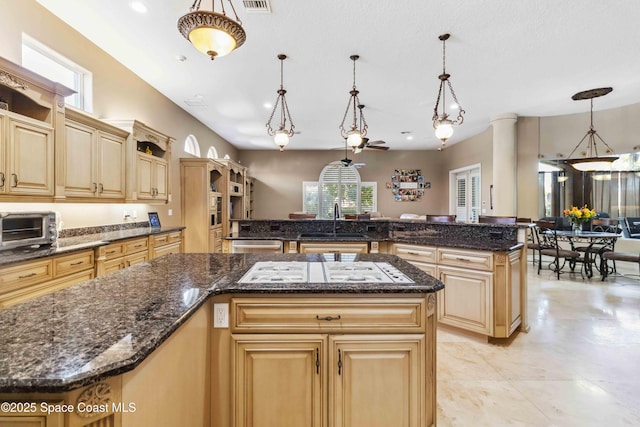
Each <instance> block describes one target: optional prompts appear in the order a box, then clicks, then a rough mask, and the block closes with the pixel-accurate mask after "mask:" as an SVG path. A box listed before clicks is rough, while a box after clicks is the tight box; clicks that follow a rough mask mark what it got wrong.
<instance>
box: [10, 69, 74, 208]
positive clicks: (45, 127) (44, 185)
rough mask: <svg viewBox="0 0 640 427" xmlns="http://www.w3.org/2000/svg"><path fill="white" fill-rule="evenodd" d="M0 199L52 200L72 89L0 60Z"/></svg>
mask: <svg viewBox="0 0 640 427" xmlns="http://www.w3.org/2000/svg"><path fill="white" fill-rule="evenodd" d="M0 74H1V75H2V78H1V79H0V98H2V99H3V100H4V101H6V102H7V104H8V110H0V199H1V200H8V201H23V200H25V198H24V196H27V197H28V200H25V201H29V202H34V201H52V200H53V196H54V193H55V179H56V177H55V171H54V168H55V164H54V162H55V158H56V156H57V151H56V150H57V148H56V145H55V144H57V142H58V141H59V140H62V139H64V97H65V96H68V95H71V94H72V93H73V90H71V89H69V88H67V87H65V86H62V85H60V84H58V83H55V82H52V81H50V80H48V79H45V78H43V77H41V76H39V75H37V74H35V73H33V72H32V71H29V70H27V69H25V68H23V67H21V66H20V65H17V64H14V63H12V62H10V61H7V60H6V59H3V58H0Z"/></svg>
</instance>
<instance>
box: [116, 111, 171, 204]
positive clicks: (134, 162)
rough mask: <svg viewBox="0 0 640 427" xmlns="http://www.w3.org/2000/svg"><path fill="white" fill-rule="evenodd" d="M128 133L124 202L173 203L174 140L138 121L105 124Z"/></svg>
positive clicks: (119, 121) (118, 121) (117, 121)
mask: <svg viewBox="0 0 640 427" xmlns="http://www.w3.org/2000/svg"><path fill="white" fill-rule="evenodd" d="M106 121H107V122H108V123H110V124H112V125H114V126H117V127H118V128H121V129H123V130H125V131H126V132H128V134H129V135H128V137H127V139H126V141H125V165H126V166H125V171H126V184H125V200H126V201H127V202H135V201H139V200H142V201H145V202H148V203H167V202H169V201H171V180H170V179H169V177H170V176H171V172H170V165H171V144H172V143H173V141H174V139H173V138H171V137H169V136H167V135H165V134H163V133H161V132H158V131H157V130H155V129H152V128H150V127H149V126H147V125H145V124H144V123H142V122H139V121H137V120H106Z"/></svg>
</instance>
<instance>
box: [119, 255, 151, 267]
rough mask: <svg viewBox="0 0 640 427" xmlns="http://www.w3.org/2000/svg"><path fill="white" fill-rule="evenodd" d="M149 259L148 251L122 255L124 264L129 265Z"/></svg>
mask: <svg viewBox="0 0 640 427" xmlns="http://www.w3.org/2000/svg"><path fill="white" fill-rule="evenodd" d="M146 261H149V253H148V252H140V253H137V254H131V255H127V256H126V257H124V266H125V267H131V266H132V265H136V264H141V263H143V262H146Z"/></svg>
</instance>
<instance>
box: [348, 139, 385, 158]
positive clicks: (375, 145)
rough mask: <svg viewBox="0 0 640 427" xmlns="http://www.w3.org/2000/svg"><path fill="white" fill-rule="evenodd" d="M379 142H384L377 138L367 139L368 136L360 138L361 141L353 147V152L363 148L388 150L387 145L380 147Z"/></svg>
mask: <svg viewBox="0 0 640 427" xmlns="http://www.w3.org/2000/svg"><path fill="white" fill-rule="evenodd" d="M381 144H386V142H385V141H382V140H380V139H379V140H377V141H369V138H366V137H365V138H362V142H361V143H360V145H358V146H357V147H355V148H354V149H353V152H354V153H356V154H357V153H359V152H360V151H362V150H365V149H373V150H388V149H389V147H382V146H381Z"/></svg>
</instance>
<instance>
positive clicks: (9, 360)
mask: <svg viewBox="0 0 640 427" xmlns="http://www.w3.org/2000/svg"><path fill="white" fill-rule="evenodd" d="M128 237H132V236H130V235H128V236H126V237H122V238H128ZM323 260H324V257H323V255H318V254H306V255H305V254H276V255H274V254H174V255H166V256H163V257H160V258H157V259H155V260H152V261H148V262H145V263H142V264H138V265H135V266H133V267H129V268H126V269H124V270H121V271H119V272H115V273H112V274H109V275H107V276H104V277H100V278H97V279H93V280H90V281H87V282H84V283H81V284H78V285H75V286H71V287H69V288H66V289H63V290H60V291H57V292H55V293H52V294H49V295H45V296H42V297H39V298H35V299H33V300H30V301H27V302H25V303H23V304H19V305H16V306H13V307H9V308H6V309H4V310H0V393H13V392H34V393H35V392H41V393H46V392H52V393H54V392H65V391H69V390H72V389H75V388H78V387H82V386H86V385H89V384H93V383H95V382H97V381H100V380H101V379H104V378H107V377H110V376H114V375H118V374H121V373H124V372H127V371H130V370H132V369H134V368H135V367H136V366H138V365H139V364H140V363H141V362H142V361H143V360H144V359H145V358H146V357H147V356H149V355H150V354H151V352H152V351H153V350H155V349H156V348H157V347H158V346H159V345H160V344H161V343H162V342H164V341H165V340H166V339H167V338H168V337H169V336H170V335H171V334H172V333H173V332H174V331H175V330H176V329H177V328H178V327H179V326H180V325H181V324H183V323H184V322H185V321H186V320H187V319H188V318H189V317H190V316H191V315H192V314H193V313H194V312H195V311H196V310H197V309H198V308H199V307H201V306H202V305H203V304H204V303H205V301H206V300H207V299H208V298H209V297H210V296H213V295H218V294H225V293H229V294H242V293H251V294H256V293H258V294H282V293H287V294H292V293H299V294H327V293H330V294H383V293H395V294H398V293H409V294H416V293H431V292H436V291H438V290H440V289H442V288H443V287H444V285H443V284H442V282H440V281H439V280H437V279H435V278H433V277H431V276H429V275H427V274H426V273H424V272H423V271H422V270H420V269H418V268H417V267H415V266H413V265H411V264H409V263H408V262H406V261H404V260H402V259H400V258H398V257H397V256H394V255H377V254H362V255H356V258H355V260H356V261H371V262H388V263H390V264H392V265H394V266H395V267H397V268H399V269H400V270H401V271H402V272H403V273H404V274H405V275H407V276H409V277H410V278H411V279H412V280H413V281H414V282H415V283H411V284H399V283H393V284H373V283H358V284H349V285H344V284H318V283H303V284H300V283H298V284H272V283H271V284H250V285H246V284H238V280H239V279H240V278H241V277H242V275H244V273H245V272H246V271H247V270H248V269H249V268H250V267H251V266H252V265H253V264H254V263H255V262H257V261H310V262H322V261H323Z"/></svg>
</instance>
